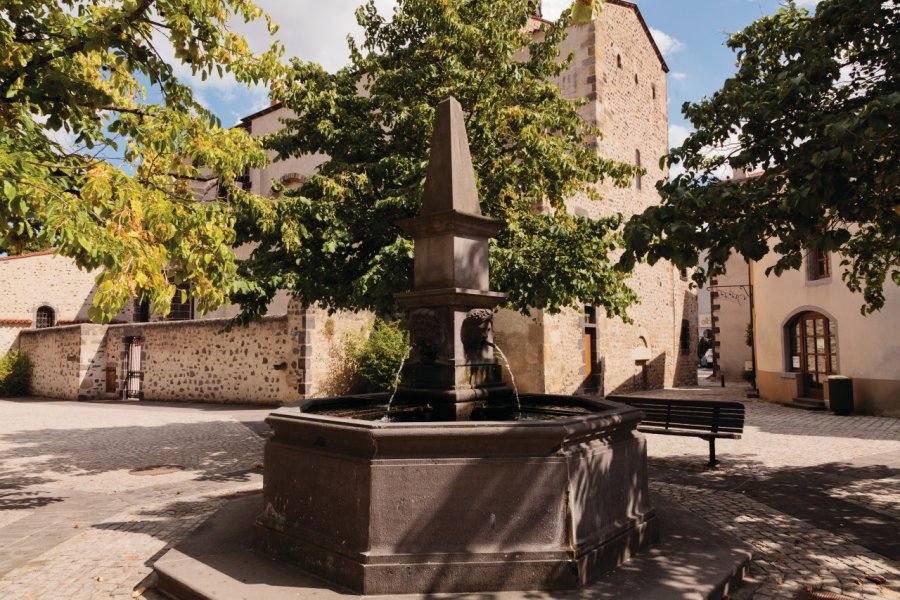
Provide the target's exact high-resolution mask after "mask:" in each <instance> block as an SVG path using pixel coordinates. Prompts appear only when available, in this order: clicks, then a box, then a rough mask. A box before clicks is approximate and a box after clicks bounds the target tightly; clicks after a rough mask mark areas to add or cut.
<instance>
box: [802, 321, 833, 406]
mask: <svg viewBox="0 0 900 600" xmlns="http://www.w3.org/2000/svg"><path fill="white" fill-rule="evenodd" d="M798 325H799V327H798V333H799V336H800V340H799V341H800V374H801V377H802V380H801V388H802V389H801V395H802V396H803V397H804V398H815V399H817V400H822V399H824V397H825V382H826V381H827V380H828V376H829V375H831V374H832V373H834V362H835V360H834V358H835V350H836V348H834V339H833V333H832V331H831V323H830V322H829V320H828V317H826V316H825V315H821V314H819V313H806V314H804V315H803V316H801V317H800V320H799V323H798Z"/></svg>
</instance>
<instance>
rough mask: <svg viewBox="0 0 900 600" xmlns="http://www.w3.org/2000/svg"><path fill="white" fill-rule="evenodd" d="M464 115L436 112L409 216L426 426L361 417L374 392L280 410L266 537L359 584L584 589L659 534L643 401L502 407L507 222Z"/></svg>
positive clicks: (290, 557)
mask: <svg viewBox="0 0 900 600" xmlns="http://www.w3.org/2000/svg"><path fill="white" fill-rule="evenodd" d="M463 123H464V122H463V114H462V109H461V108H460V106H459V103H457V102H456V100H454V99H452V98H451V99H448V100H446V101H444V102H442V103H441V104H440V105H439V106H438V109H437V117H436V121H435V133H434V139H433V140H432V150H431V163H430V165H429V170H428V176H427V179H426V185H425V198H424V201H423V205H422V213H421V214H420V215H419V216H418V217H416V218H413V219H408V220H406V221H403V222H401V223H399V224H398V225H399V226H400V227H402V228H403V229H404V230H405V231H407V232H408V233H409V234H410V235H411V236H412V237H413V238H414V239H415V244H416V248H415V282H414V283H415V285H414V290H413V291H412V292H410V293H406V294H399V295H398V296H397V301H398V303H400V305H401V306H403V307H405V308H406V309H407V311H408V312H409V320H410V332H411V337H412V343H413V350H412V352H411V356H410V359H409V361H408V363H407V364H406V365H405V366H404V368H403V370H402V378H401V381H402V383H401V385H400V386H399V388H398V390H397V394H396V397H395V402H396V403H397V404H398V405H404V404H405V405H410V406H411V407H412V408H413V409H416V410H418V414H419V416H421V415H425V416H426V422H395V421H390V420H372V421H367V420H362V418H356V419H354V418H345V417H347V416H350V417H352V416H354V411H355V415H356V416H357V417H362V416H363V415H371V414H372V412H373V410H372V407H373V406H375V405H378V402H379V399H377V398H373V397H366V398H334V399H321V400H310V401H308V402H306V403H304V404H303V405H302V406H300V407H299V408H285V409H281V410H278V411H276V412H274V413H272V415H271V416H270V417H269V418H268V419H267V422H268V423H269V425H271V427H272V430H273V437H272V438H271V439H270V440H269V441H268V442H266V450H265V485H264V491H263V496H264V501H265V511H264V512H263V513H262V514H261V515H260V517H259V518H258V520H257V531H258V533H259V537H260V540H261V543H262V544H263V545H264V546H265V548H266V549H267V550H268V551H269V552H270V553H271V554H273V555H275V556H277V557H279V558H282V559H284V560H287V561H289V562H292V563H294V564H297V565H299V566H301V567H303V568H304V569H306V570H307V571H309V572H311V573H313V574H315V575H318V576H320V577H323V578H325V579H327V580H330V581H333V582H336V583H338V584H340V585H342V586H345V587H348V588H350V589H352V590H353V591H355V592H357V593H360V594H402V593H416V592H418V593H428V592H489V591H497V590H533V589H539V590H556V589H569V588H577V587H579V586H582V585H584V584H585V583H587V582H589V581H591V580H592V579H594V578H596V577H597V576H598V575H600V574H601V573H603V572H605V571H608V570H610V569H612V568H614V567H615V566H617V565H619V564H620V563H621V562H622V561H624V560H626V559H627V558H628V557H629V556H630V555H631V554H632V553H633V552H635V551H637V550H640V549H643V548H646V547H647V546H648V545H649V544H651V543H653V542H654V541H655V540H656V538H657V535H658V529H657V520H656V515H655V513H654V511H653V508H652V507H651V506H650V502H649V498H648V491H647V456H646V448H645V445H644V438H643V437H642V436H640V434H638V433H637V424H638V422H639V421H640V419H641V414H642V413H641V412H640V411H639V410H637V409H634V408H631V407H628V406H623V405H618V404H614V403H611V402H604V401H601V400H596V399H590V398H583V397H574V396H523V397H522V399H521V400H522V408H523V409H524V411H523V410H515V411H509V410H504V408H503V406H504V405H506V406H507V407H508V405H509V402H506V401H508V400H509V399H510V396H511V391H510V390H509V388H507V387H506V386H505V385H504V384H503V381H502V379H501V376H500V375H501V373H500V365H498V364H497V361H496V359H495V358H494V346H493V331H492V323H493V318H492V317H493V309H494V308H495V307H496V306H497V305H498V304H499V303H500V302H502V301H503V299H504V298H505V295H504V294H500V293H497V292H492V291H490V288H489V281H488V239H489V238H490V237H491V236H493V235H496V233H497V232H498V231H499V225H498V223H496V222H495V221H493V220H491V219H487V218H485V217H484V216H482V215H481V211H480V208H479V203H478V194H477V191H476V188H475V176H474V171H473V169H472V162H471V158H470V156H469V148H468V142H467V140H466V134H465V127H464V124H463ZM526 351H527V349H526ZM380 401H381V402H383V403H382V404H381V405H380V406H381V409H383V408H384V403H386V402H387V395H384V397H383V398H381V399H380ZM334 410H337V412H338V413H339V414H337V415H336V414H329V411H332V413H333V411H334ZM476 410H477V414H473V411H476ZM529 411H530V412H529ZM374 412H376V413H377V412H379V409H377V408H376V409H375V411H374ZM526 413H527V414H531V415H537V417H536V418H534V419H533V420H524V419H523V418H522V415H523V414H526ZM383 414H384V412H381V415H383ZM401 414H403V413H402V411H401ZM381 415H377V416H381ZM554 415H555V416H554ZM560 415H562V416H560ZM388 416H389V417H390V416H391V414H390V413H388ZM468 417H472V418H471V419H470V418H468ZM479 419H480V420H479ZM540 419H547V420H540Z"/></svg>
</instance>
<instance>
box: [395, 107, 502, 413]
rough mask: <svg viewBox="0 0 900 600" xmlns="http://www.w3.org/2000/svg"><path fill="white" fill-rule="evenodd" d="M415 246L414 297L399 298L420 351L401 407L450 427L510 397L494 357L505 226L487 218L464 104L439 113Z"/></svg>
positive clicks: (410, 224) (413, 357)
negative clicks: (492, 260)
mask: <svg viewBox="0 0 900 600" xmlns="http://www.w3.org/2000/svg"><path fill="white" fill-rule="evenodd" d="M397 226H398V227H400V228H401V229H402V230H403V231H404V232H406V233H407V234H409V235H411V236H412V237H413V239H414V240H415V271H414V277H413V282H414V283H413V291H412V292H409V293H405V294H397V295H396V298H397V302H398V303H399V304H400V305H401V306H402V307H404V308H405V309H406V310H407V312H408V314H409V326H410V336H411V342H412V344H413V349H412V352H411V354H410V358H409V360H408V361H407V363H406V366H405V367H404V368H403V373H402V376H401V383H400V386H399V387H398V389H397V394H396V398H395V401H396V402H397V403H398V404H429V405H431V406H432V407H433V408H434V410H435V413H436V416H437V418H439V419H442V420H454V419H457V418H465V417H467V416H468V415H469V414H470V413H471V412H472V410H473V409H474V407H475V406H476V404H477V403H478V402H483V401H488V400H492V399H502V398H509V396H510V394H511V392H510V390H509V388H507V387H506V386H505V385H504V383H503V380H502V377H501V370H500V369H501V367H500V365H499V364H498V363H497V360H496V359H495V357H494V346H493V332H492V324H493V309H494V307H496V306H497V305H498V304H500V303H501V302H503V300H505V299H506V294H502V293H498V292H492V291H490V289H489V288H490V285H489V277H488V240H489V239H490V238H491V237H493V236H495V235H496V234H497V233H498V232H499V231H500V228H501V226H500V223H499V222H498V221H496V220H494V219H490V218H487V217H485V216H483V215H482V214H481V206H480V204H479V201H478V189H477V187H476V185H475V170H474V168H473V167H472V156H471V154H470V152H469V140H468V136H467V135H466V127H465V117H464V115H463V111H462V107H461V106H460V104H459V102H457V100H456V99H455V98H453V97H450V98H447V99H446V100H444V101H443V102H441V103H440V104H439V105H438V106H437V112H436V115H435V123H434V133H433V134H432V139H431V157H430V161H429V164H428V172H427V175H426V179H425V193H424V197H423V200H422V211H421V213H420V215H419V216H418V217H414V218H412V219H406V220H404V221H400V222H398V223H397Z"/></svg>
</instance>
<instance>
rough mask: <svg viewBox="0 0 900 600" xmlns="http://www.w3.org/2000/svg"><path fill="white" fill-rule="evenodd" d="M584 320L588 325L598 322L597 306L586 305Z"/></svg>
mask: <svg viewBox="0 0 900 600" xmlns="http://www.w3.org/2000/svg"><path fill="white" fill-rule="evenodd" d="M584 322H585V323H586V324H588V325H596V324H597V308H596V307H595V306H585V307H584Z"/></svg>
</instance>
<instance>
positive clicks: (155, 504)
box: [0, 386, 900, 600]
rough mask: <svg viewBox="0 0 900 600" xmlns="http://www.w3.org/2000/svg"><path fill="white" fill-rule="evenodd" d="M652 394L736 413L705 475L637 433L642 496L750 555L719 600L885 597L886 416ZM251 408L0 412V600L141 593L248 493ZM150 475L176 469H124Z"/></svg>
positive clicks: (894, 523)
mask: <svg viewBox="0 0 900 600" xmlns="http://www.w3.org/2000/svg"><path fill="white" fill-rule="evenodd" d="M664 393H665V394H666V395H668V396H670V397H681V398H697V397H706V398H720V399H732V400H740V401H743V402H745V404H746V407H747V424H746V427H745V432H744V436H743V438H742V439H740V440H720V441H719V442H718V453H719V458H720V460H721V462H722V464H721V465H720V466H719V468H717V469H707V468H706V467H705V463H706V458H707V445H706V443H705V442H704V441H703V440H700V439H694V438H681V437H668V436H659V435H650V436H648V454H649V458H650V467H651V479H652V483H651V489H652V491H653V492H654V493H655V494H663V495H666V496H668V497H670V498H671V499H672V500H674V501H676V502H678V503H679V504H681V505H682V506H684V507H685V508H687V509H688V510H691V511H693V512H695V513H696V514H698V515H700V516H701V517H703V518H704V519H707V520H708V521H710V523H711V524H712V525H714V526H716V527H719V528H721V529H723V530H725V531H727V532H729V533H730V534H732V535H734V536H735V537H736V538H739V539H741V540H743V541H744V542H746V543H748V544H750V545H751V546H752V547H753V548H754V549H755V550H756V556H755V558H754V562H753V564H752V566H751V572H750V576H749V577H748V579H747V581H746V583H745V584H744V585H743V586H742V587H741V588H740V589H739V590H737V591H736V592H735V594H734V595H733V598H735V599H736V600H746V599H749V598H753V599H757V600H771V599H774V598H778V599H785V600H787V599H790V598H795V596H796V594H797V593H798V591H803V590H813V591H824V592H833V593H840V594H842V595H844V596H848V597H851V598H879V599H882V598H883V599H893V600H900V565H898V562H897V560H898V558H900V535H898V532H900V420H898V419H886V418H876V417H861V416H860V417H858V416H853V417H836V416H834V415H830V414H827V413H811V412H805V411H800V410H795V409H790V408H785V407H781V406H777V405H773V404H769V403H766V402H762V401H758V400H747V398H746V389H745V388H742V387H727V388H724V389H723V388H719V387H702V386H701V387H699V388H690V389H680V390H666V391H665V392H664ZM655 394H659V392H656V393H655ZM267 412H268V411H267V410H254V411H238V410H236V409H228V408H222V407H211V406H198V405H193V406H180V405H148V404H147V403H140V404H93V403H90V404H89V403H75V402H50V401H39V400H31V399H29V400H24V401H10V402H6V401H0V599H2V600H6V599H10V600H12V599H16V600H19V599H30V598H34V599H43V598H89V599H91V598H133V597H134V598H140V597H142V594H141V591H142V585H143V584H142V582H143V581H144V580H145V578H146V577H147V575H148V574H149V573H150V571H151V568H152V565H153V562H154V560H156V558H158V557H159V556H161V555H162V554H163V553H164V552H165V550H166V549H167V548H168V547H170V546H171V545H172V544H173V543H175V542H176V541H177V540H178V539H180V538H181V537H183V536H184V535H185V534H186V533H187V532H189V531H190V530H191V529H192V528H194V527H195V526H196V525H197V524H199V523H200V522H202V521H203V520H204V519H205V518H206V517H207V516H208V515H209V514H211V513H212V512H213V511H215V510H216V509H217V508H218V507H219V506H220V505H221V503H222V502H224V501H225V500H226V499H227V498H228V497H230V496H232V495H234V494H240V493H243V492H245V491H250V490H255V489H259V487H260V485H261V480H260V479H261V478H260V471H259V468H258V467H259V465H260V461H261V450H262V439H261V438H260V436H259V433H260V432H262V431H265V427H264V426H261V425H260V423H261V420H262V418H263V417H264V416H265V415H266V414H267ZM165 465H171V466H175V467H180V469H179V470H174V471H172V472H168V473H166V472H165V471H163V473H162V474H157V475H149V474H147V472H143V473H144V474H140V473H141V471H138V472H137V473H139V474H132V473H131V471H133V470H135V469H141V468H145V467H158V466H165ZM151 472H152V471H151ZM147 598H148V599H149V598H156V596H153V595H152V592H148V595H147Z"/></svg>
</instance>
